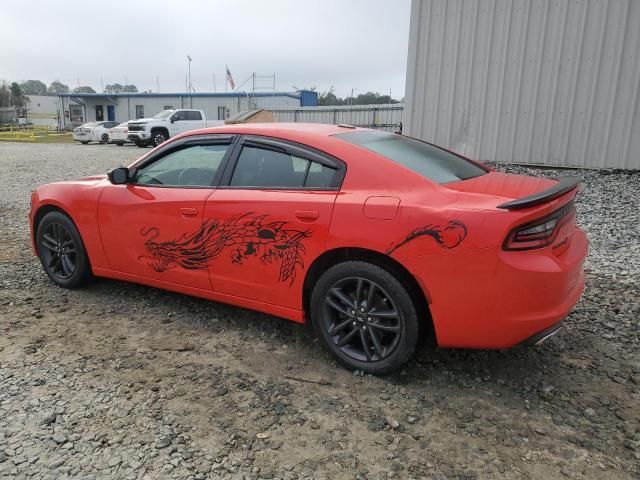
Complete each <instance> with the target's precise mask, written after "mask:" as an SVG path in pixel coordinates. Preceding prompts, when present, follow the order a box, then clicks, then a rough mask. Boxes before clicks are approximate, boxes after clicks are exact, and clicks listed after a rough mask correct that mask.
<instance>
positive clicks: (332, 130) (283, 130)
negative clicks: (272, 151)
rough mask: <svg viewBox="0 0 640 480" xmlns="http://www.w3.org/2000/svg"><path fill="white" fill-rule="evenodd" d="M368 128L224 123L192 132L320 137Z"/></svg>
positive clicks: (297, 124) (298, 124)
mask: <svg viewBox="0 0 640 480" xmlns="http://www.w3.org/2000/svg"><path fill="white" fill-rule="evenodd" d="M362 130H369V129H368V128H358V127H352V126H347V125H330V124H326V123H285V122H282V123H280V122H274V123H245V124H242V123H236V124H233V125H224V126H219V127H211V128H205V129H201V130H195V131H193V132H189V133H194V132H197V133H198V134H200V135H202V134H207V133H212V134H213V133H240V134H246V135H267V136H282V137H284V138H286V137H287V136H288V135H287V134H288V133H300V134H305V136H307V135H314V136H321V137H329V136H332V135H337V134H340V133H348V132H354V131H362Z"/></svg>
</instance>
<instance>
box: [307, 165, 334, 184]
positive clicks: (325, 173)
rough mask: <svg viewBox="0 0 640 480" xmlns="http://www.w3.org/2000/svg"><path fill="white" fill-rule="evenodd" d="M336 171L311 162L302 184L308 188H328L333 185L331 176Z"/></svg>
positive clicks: (332, 176)
mask: <svg viewBox="0 0 640 480" xmlns="http://www.w3.org/2000/svg"><path fill="white" fill-rule="evenodd" d="M336 172H337V171H336V170H334V169H333V168H329V167H327V166H326V165H322V164H321V163H317V162H311V165H309V172H308V173H307V179H306V181H305V182H304V186H305V187H309V188H329V187H331V186H332V185H333V178H334V177H335V175H336Z"/></svg>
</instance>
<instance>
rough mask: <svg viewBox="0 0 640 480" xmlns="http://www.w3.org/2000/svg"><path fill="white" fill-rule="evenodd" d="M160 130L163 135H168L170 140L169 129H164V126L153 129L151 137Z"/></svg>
mask: <svg viewBox="0 0 640 480" xmlns="http://www.w3.org/2000/svg"><path fill="white" fill-rule="evenodd" d="M158 130H161V131H162V133H165V134H166V135H167V140H169V129H168V128H167V127H164V126H158V127H152V128H151V135H153V132H157V131H158Z"/></svg>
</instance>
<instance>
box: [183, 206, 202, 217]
mask: <svg viewBox="0 0 640 480" xmlns="http://www.w3.org/2000/svg"><path fill="white" fill-rule="evenodd" d="M180 213H181V214H182V216H183V217H195V216H196V215H198V209H197V208H181V209H180Z"/></svg>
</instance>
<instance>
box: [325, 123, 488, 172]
mask: <svg viewBox="0 0 640 480" xmlns="http://www.w3.org/2000/svg"><path fill="white" fill-rule="evenodd" d="M335 137H336V138H339V139H341V140H344V141H345V142H348V143H351V144H354V145H358V146H359V147H362V148H366V149H367V150H369V151H372V152H374V153H377V154H379V155H382V156H384V157H386V158H388V159H390V160H393V161H394V162H396V163H399V164H400V165H403V166H405V167H407V168H409V169H411V170H413V171H414V172H416V173H418V174H420V175H422V176H423V177H424V178H428V179H429V180H432V181H434V182H436V183H447V182H455V181H457V180H468V179H469V178H474V177H479V176H480V175H484V174H485V173H487V170H485V169H484V168H482V167H480V166H479V165H477V164H475V163H473V162H470V161H469V160H466V159H464V158H462V157H459V156H458V155H455V154H453V153H451V152H448V151H446V150H444V149H442V148H440V147H436V146H435V145H431V144H429V143H426V142H421V141H420V140H416V139H414V138H410V137H404V136H402V135H397V134H395V133H386V132H351V133H342V134H339V135H335Z"/></svg>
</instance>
